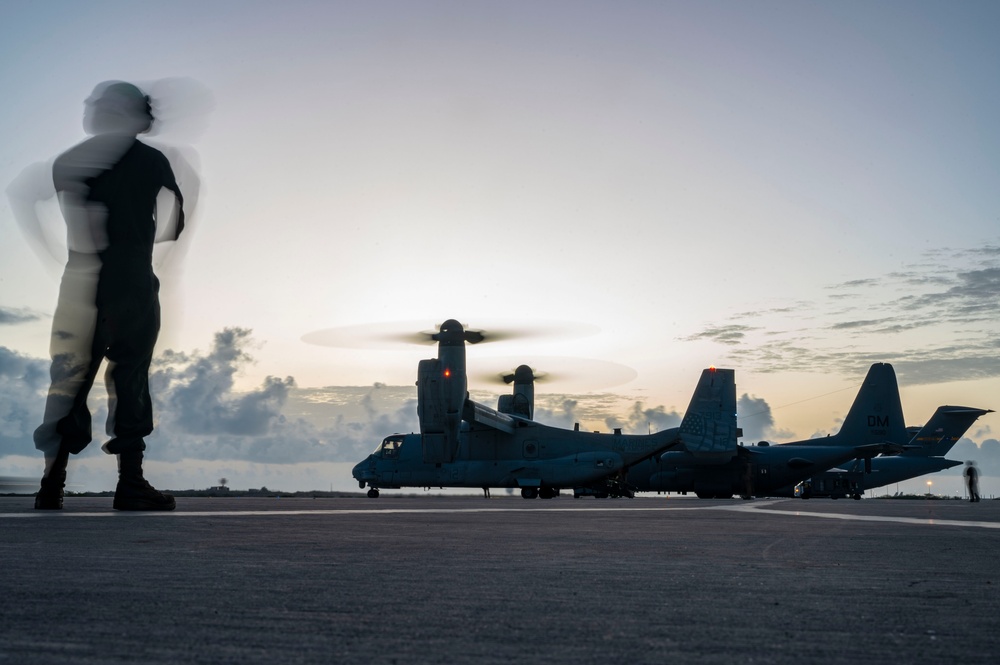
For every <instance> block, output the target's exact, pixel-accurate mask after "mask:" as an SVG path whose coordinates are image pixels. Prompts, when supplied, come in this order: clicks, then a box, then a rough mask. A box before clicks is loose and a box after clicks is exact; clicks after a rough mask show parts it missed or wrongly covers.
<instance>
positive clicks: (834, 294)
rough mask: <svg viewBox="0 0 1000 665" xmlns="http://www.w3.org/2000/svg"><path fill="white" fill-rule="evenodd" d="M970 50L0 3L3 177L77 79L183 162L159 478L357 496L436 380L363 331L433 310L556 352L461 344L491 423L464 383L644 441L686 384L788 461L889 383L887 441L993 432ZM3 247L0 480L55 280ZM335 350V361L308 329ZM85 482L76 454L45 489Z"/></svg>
mask: <svg viewBox="0 0 1000 665" xmlns="http://www.w3.org/2000/svg"><path fill="white" fill-rule="evenodd" d="M998 27H1000V5H997V3H995V2H988V1H987V2H975V1H969V2H962V3H945V2H914V1H906V2H902V1H900V2H851V1H847V2H838V3H822V2H788V1H782V2H764V1H761V2H726V1H715V2H563V1H555V0H553V1H547V2H504V3H492V2H458V1H455V2H422V1H415V2H379V1H374V2H295V1H287V2H282V3H273V2H246V1H239V2H225V1H215V2H209V3H206V2H184V1H181V2H171V3H163V4H154V3H139V4H137V3H132V2H114V1H95V2H89V3H77V2H58V1H49V2H45V3H36V2H20V1H13V0H0V90H2V91H3V99H4V102H3V104H2V105H0V146H3V148H2V151H0V183H2V184H3V186H4V188H6V187H7V183H12V182H14V181H16V180H17V179H18V178H19V177H20V176H21V175H22V174H23V173H24V172H25V171H26V170H29V169H32V168H35V169H39V168H42V169H44V168H47V167H46V165H47V164H48V163H49V162H50V161H51V160H52V159H53V158H54V157H55V156H57V155H58V154H59V153H61V152H62V151H64V150H66V149H67V148H69V147H70V146H72V145H74V144H75V143H77V142H79V141H80V140H82V139H83V138H85V134H84V132H83V128H82V124H81V119H82V111H83V101H84V100H85V99H86V98H87V96H88V95H89V94H90V92H91V90H92V89H93V88H94V86H95V85H96V84H98V83H100V82H102V81H105V80H109V79H119V80H127V81H131V82H134V83H136V84H138V85H140V86H143V87H144V89H146V90H147V91H148V92H149V93H150V95H151V97H152V98H153V102H154V113H156V114H157V115H158V117H159V121H158V123H157V126H156V127H155V129H154V133H153V135H151V136H150V137H148V140H149V142H150V143H152V144H155V145H158V146H161V147H168V148H170V149H171V150H172V151H173V154H181V155H183V156H184V157H185V159H186V160H187V161H188V162H189V163H190V164H191V166H192V169H193V172H195V173H196V174H197V185H198V187H197V197H196V198H197V201H196V204H195V207H194V209H193V210H191V211H189V226H188V230H187V231H186V232H185V236H183V237H182V241H181V242H179V243H177V244H176V246H174V247H169V246H167V245H169V243H168V244H166V245H165V246H164V247H163V248H161V250H162V251H161V252H160V253H159V254H158V265H157V269H158V273H159V274H160V276H161V280H162V282H163V286H162V291H161V295H162V300H163V310H164V327H163V330H162V331H161V336H160V342H159V345H158V349H159V355H158V360H157V364H156V365H155V366H154V377H153V384H154V391H158V392H154V397H155V399H156V413H157V427H158V430H157V432H156V433H155V434H154V435H153V436H152V437H150V438H149V439H148V443H149V449H148V450H147V459H148V460H149V464H148V466H149V468H150V470H151V471H152V473H149V474H147V475H150V477H151V478H152V480H153V481H154V484H159V485H162V486H166V487H175V488H182V487H200V486H207V485H211V484H215V483H216V482H217V480H218V478H219V477H222V476H225V477H227V478H228V479H229V483H230V485H231V486H233V487H258V486H260V485H266V486H268V487H279V488H282V489H287V490H294V489H329V488H330V487H335V488H349V487H351V486H355V485H353V481H352V480H351V478H350V476H349V468H350V466H351V465H352V464H353V463H355V462H357V461H358V460H360V459H361V457H363V456H364V455H365V454H366V453H367V452H369V451H370V450H372V449H374V447H375V445H376V444H377V443H378V442H379V441H380V440H381V439H382V438H383V437H384V436H385V435H387V434H390V433H393V432H395V431H411V430H413V429H415V428H416V412H415V388H414V387H413V382H414V380H415V377H416V364H417V362H418V361H419V360H420V359H421V358H425V357H432V356H433V355H434V349H433V347H421V346H410V345H404V344H395V345H394V344H387V343H373V344H371V345H366V344H365V343H364V341H365V339H366V338H368V337H369V336H374V335H376V334H381V332H383V331H386V332H401V331H404V330H405V331H412V332H416V331H419V330H430V329H433V327H434V325H435V324H438V323H440V322H441V321H443V320H444V319H447V318H456V319H459V320H461V321H463V322H464V323H466V324H467V325H470V326H472V327H474V328H484V329H489V328H491V327H516V328H519V329H532V330H536V331H541V332H546V331H553V330H561V329H563V328H566V327H569V328H570V329H572V330H576V331H580V332H578V333H576V334H572V335H562V336H560V335H558V334H548V335H544V336H539V337H535V338H531V339H525V340H522V341H508V342H503V343H496V344H493V345H481V346H476V347H470V349H469V367H470V372H471V373H473V374H474V375H475V376H474V378H473V380H472V383H471V389H472V392H473V396H474V397H477V398H479V399H482V400H483V401H485V402H487V403H495V399H496V395H497V394H498V393H499V392H500V390H501V388H499V387H497V386H495V385H492V384H489V383H486V382H484V381H482V380H481V379H480V378H476V377H479V376H483V375H488V374H491V373H494V374H495V373H497V372H501V371H503V370H509V369H511V368H512V367H513V366H515V365H517V364H519V363H521V362H527V363H529V364H532V365H533V366H535V367H536V368H537V369H539V370H542V371H545V370H548V371H550V372H552V374H553V376H556V375H557V374H558V375H559V376H560V377H561V378H562V379H563V380H562V381H554V382H552V383H551V384H545V385H540V386H539V387H538V389H537V393H538V397H537V399H538V402H539V405H538V410H537V411H536V418H537V419H539V420H541V421H542V422H548V423H550V424H556V425H567V426H571V425H572V423H573V422H582V423H584V425H585V426H586V427H589V428H591V429H600V430H604V431H608V430H610V429H611V427H614V426H624V427H625V428H626V429H627V430H628V431H635V432H645V431H648V430H649V429H657V428H659V427H665V426H670V425H672V424H676V421H677V420H679V417H680V415H682V414H683V411H684V409H685V408H686V407H687V403H688V400H689V399H690V393H691V391H692V390H693V387H694V384H695V382H696V380H697V377H698V374H699V372H700V371H701V369H702V368H704V367H708V366H719V367H732V368H734V369H735V370H736V372H737V373H736V379H737V388H738V393H739V394H740V395H741V402H740V414H739V415H740V424H741V426H742V427H743V428H744V431H745V433H746V435H747V436H746V438H747V439H748V440H758V439H768V440H772V441H792V440H796V439H804V438H810V437H813V436H817V435H824V434H826V433H828V432H832V431H836V429H837V427H838V425H839V421H840V419H842V418H843V416H844V415H846V412H847V410H848V408H849V407H850V403H851V401H852V399H853V396H854V394H855V392H856V391H857V388H858V386H859V385H860V381H861V379H862V378H863V377H864V374H865V373H866V371H867V369H868V367H869V366H870V365H871V363H873V362H890V363H892V364H893V366H894V367H895V369H896V373H897V376H898V379H899V384H900V389H901V394H902V401H903V408H904V413H905V415H906V419H907V424H910V425H918V424H922V423H923V422H924V421H925V420H926V419H927V418H929V417H930V415H931V413H933V410H934V408H936V407H937V406H938V405H941V404H963V405H967V406H975V407H981V408H998V409H1000V319H998V317H997V316H996V312H997V310H998V306H1000V187H997V186H996V183H997V182H998V181H1000V125H998V123H997V122H996V120H995V119H996V118H997V117H1000V42H998V41H997V40H996V39H995V35H996V32H997V28H998ZM195 182H196V181H195V179H194V178H192V177H191V176H190V174H185V175H181V186H182V188H185V189H186V191H188V192H193V191H195ZM192 198H195V197H192ZM39 214H40V215H41V216H42V217H43V219H45V220H47V222H48V223H49V225H50V226H49V228H50V235H51V237H52V238H53V239H55V240H56V241H57V240H58V238H59V232H60V226H59V225H60V223H61V222H60V221H59V213H58V209H57V208H56V206H55V204H54V202H51V201H50V202H47V203H43V204H41V205H40V206H39ZM0 238H2V242H0V391H2V393H0V475H25V476H35V475H37V472H38V470H39V468H40V460H39V457H38V454H37V453H36V452H35V451H34V449H33V445H32V443H31V431H32V430H33V429H34V427H35V426H36V425H37V422H38V421H39V420H40V417H41V407H42V404H43V396H44V393H45V390H46V387H47V378H46V377H47V371H48V370H47V365H48V361H47V357H48V338H49V329H50V326H51V322H52V318H51V317H52V312H53V309H54V305H55V300H56V295H57V293H58V284H59V281H58V280H59V274H60V266H59V264H58V262H57V261H54V260H52V259H51V258H50V259H48V260H43V259H42V258H40V257H39V255H38V254H37V253H36V252H34V251H33V250H32V248H31V246H30V245H29V243H28V242H27V240H26V239H25V237H24V235H23V234H22V233H21V231H20V229H19V227H18V225H17V224H16V223H15V220H14V218H13V214H12V210H11V207H10V205H9V203H8V202H7V200H6V197H0ZM56 244H58V243H57V242H56ZM331 328H335V329H338V330H340V331H341V332H344V331H346V332H348V333H351V334H355V335H357V336H358V337H360V338H361V339H360V340H359V341H358V343H350V344H342V345H340V346H336V347H331V346H320V345H316V344H310V343H307V342H306V341H304V340H303V337H305V336H307V335H309V334H310V333H315V332H317V331H323V330H327V329H331ZM341 337H343V335H341ZM602 364H603V365H610V366H613V367H615V368H618V370H619V371H618V372H617V373H612V375H611V376H610V377H609V376H608V375H607V374H605V373H604V372H602V371H600V370H601V366H602ZM574 368H575V373H574ZM623 377H624V378H623ZM633 377H634V378H633ZM92 404H93V406H94V409H95V411H96V412H98V417H97V418H96V419H95V421H97V422H100V417H101V416H100V410H101V409H103V408H105V407H104V406H103V394H102V391H100V390H97V391H95V395H94V396H93V399H92ZM96 429H97V430H98V431H95V436H97V437H98V440H99V442H100V441H102V440H103V439H101V438H100V437H101V434H102V433H101V432H100V431H99V430H100V428H96ZM998 430H1000V424H998V421H997V420H996V416H995V415H988V416H985V417H984V418H982V419H980V420H979V421H978V422H977V423H976V424H975V425H974V426H973V428H972V429H970V430H969V433H968V437H969V440H968V441H967V442H963V445H965V446H969V445H973V446H974V447H973V448H967V449H966V451H967V452H969V453H971V454H976V455H979V456H981V457H983V459H989V458H990V455H989V454H987V452H986V451H983V450H980V449H979V448H978V447H975V446H979V445H986V446H987V447H989V446H994V445H996V446H1000V442H998V441H997V438H998ZM991 450H992V448H991ZM953 457H955V455H953ZM956 458H957V457H956ZM113 466H114V465H113V463H112V462H111V460H107V459H104V456H103V454H102V453H101V452H100V451H99V447H98V446H97V445H92V446H91V448H89V449H88V450H87V451H85V453H84V454H83V455H82V456H81V458H80V459H79V460H74V465H73V466H72V467H71V471H70V474H71V475H70V482H71V484H73V485H75V486H76V487H79V488H83V489H107V488H110V486H111V485H112V484H113V482H114V469H113ZM984 474H985V475H986V476H987V478H984V481H983V486H984V487H983V489H984V492H985V493H986V494H989V493H990V485H989V484H990V482H991V480H990V478H989V476H991V475H995V476H996V477H997V478H996V481H995V482H996V483H998V485H997V486H998V487H1000V460H998V461H997V468H996V469H995V470H992V469H990V468H988V467H987V468H984ZM158 478H162V479H164V480H163V481H162V482H159V481H158ZM925 482H926V481H925V480H921V481H919V483H918V485H924V483H925ZM933 482H935V483H937V484H940V485H941V486H942V487H944V486H947V487H951V485H954V487H955V491H958V492H960V491H961V483H960V477H959V472H958V471H952V472H947V473H945V474H943V475H941V477H940V478H936V479H935V480H934V481H933ZM949 483H950V484H949ZM915 486H916V485H915ZM355 487H356V486H355Z"/></svg>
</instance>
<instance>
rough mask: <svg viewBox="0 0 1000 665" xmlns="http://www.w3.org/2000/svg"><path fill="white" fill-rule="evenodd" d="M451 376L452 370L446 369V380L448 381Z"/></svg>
mask: <svg viewBox="0 0 1000 665" xmlns="http://www.w3.org/2000/svg"><path fill="white" fill-rule="evenodd" d="M449 376H451V370H450V369H447V368H445V370H444V378H446V379H447V378H448V377H449Z"/></svg>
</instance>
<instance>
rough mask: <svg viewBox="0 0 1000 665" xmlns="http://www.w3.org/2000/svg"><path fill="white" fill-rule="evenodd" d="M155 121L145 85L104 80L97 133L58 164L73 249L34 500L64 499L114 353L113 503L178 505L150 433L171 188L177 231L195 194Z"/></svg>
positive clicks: (97, 93)
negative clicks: (154, 462) (159, 269)
mask: <svg viewBox="0 0 1000 665" xmlns="http://www.w3.org/2000/svg"><path fill="white" fill-rule="evenodd" d="M152 122H153V115H152V110H151V106H150V102H149V98H148V97H147V96H145V95H144V94H143V93H142V91H140V90H139V88H137V87H136V86H134V85H132V84H129V83H123V82H118V81H110V82H106V83H102V84H100V85H98V86H97V88H95V90H94V92H93V94H92V95H91V96H90V98H89V99H87V101H86V112H85V114H84V128H85V129H86V130H87V133H88V134H90V135H91V137H90V138H89V139H87V140H85V141H83V142H82V143H80V144H78V145H76V146H74V147H73V148H71V149H69V150H68V151H66V152H65V153H63V154H62V155H60V156H59V157H57V158H56V160H55V163H54V165H53V168H52V181H53V184H54V186H55V191H56V194H57V196H58V199H59V204H60V207H61V209H62V212H63V217H64V219H65V221H66V227H67V245H68V249H69V256H68V259H67V262H66V266H65V270H64V272H63V277H62V281H61V283H60V289H59V300H58V303H57V305H56V312H55V315H54V317H53V323H52V340H51V347H50V352H51V355H52V367H51V379H52V383H51V387H50V389H49V394H48V398H47V399H46V404H45V414H44V417H43V422H42V425H41V426H40V427H39V428H38V429H37V430H36V431H35V437H34V438H35V445H36V447H37V448H39V449H40V450H42V451H43V452H44V454H45V472H44V475H43V477H42V482H41V487H40V489H39V491H38V494H37V495H36V496H35V508H39V509H59V508H62V504H63V488H64V486H65V482H66V465H67V461H68V459H69V455H70V454H78V453H80V452H81V451H82V450H83V449H84V448H85V447H86V446H87V445H88V444H89V443H90V441H91V415H90V411H89V409H88V408H87V395H88V393H89V392H90V389H91V387H92V386H93V383H94V379H95V378H96V375H97V372H98V370H99V368H100V365H101V363H102V362H103V360H104V359H105V358H107V359H108V369H107V372H106V374H105V381H106V384H107V389H108V395H109V404H108V410H109V414H108V433H109V434H111V435H113V438H112V439H111V440H110V441H109V442H108V443H106V444H105V445H104V446H103V448H104V450H105V451H106V452H107V453H109V454H114V455H118V462H119V479H118V485H117V487H116V488H115V499H114V507H115V508H116V509H118V510H172V509H173V508H174V506H175V502H174V498H173V497H172V496H170V495H169V494H164V493H162V492H159V491H157V490H156V489H154V488H153V487H152V486H151V485H150V484H149V483H148V482H147V481H146V480H145V478H144V477H143V473H142V459H143V451H144V450H145V448H146V444H145V441H144V439H143V437H145V436H147V435H149V434H150V433H151V432H152V431H153V411H152V403H151V400H150V395H149V383H148V373H149V365H150V361H151V360H152V356H153V346H154V345H155V343H156V338H157V335H158V334H159V329H160V304H159V298H158V292H159V281H158V280H157V278H156V275H155V274H154V273H153V267H152V255H153V244H154V242H155V241H156V232H157V222H158V220H157V205H156V198H157V195H158V194H159V193H160V192H161V190H164V189H166V190H169V191H170V192H173V195H174V197H176V203H177V207H176V210H177V216H176V226H175V227H174V229H173V232H172V233H171V234H170V237H168V238H167V239H168V240H176V239H177V237H178V236H179V235H180V233H181V231H183V229H184V211H183V204H184V200H183V197H182V195H181V190H180V188H179V187H178V185H177V182H176V179H175V177H174V173H173V170H172V169H171V166H170V163H169V161H168V160H167V158H166V157H165V156H164V154H163V153H161V152H160V151H159V150H156V149H155V148H152V147H150V146H148V145H146V144H145V143H142V142H140V141H139V140H137V138H136V136H137V135H138V134H141V133H144V132H147V131H149V129H150V126H151V125H152ZM14 198H16V197H15V193H12V200H13V199H14ZM16 203H18V205H19V206H20V210H21V212H22V213H23V214H21V215H19V221H20V222H21V224H22V226H25V227H26V230H27V231H29V237H30V232H32V231H33V230H32V229H30V228H28V227H30V223H29V222H30V221H31V220H32V212H31V211H30V210H28V209H27V206H26V205H25V202H24V201H23V200H22V201H19V202H16ZM28 203H31V204H32V205H33V203H32V202H31V201H30V200H29V201H28ZM17 212H18V206H17V205H16V206H15V213H17ZM33 221H34V222H35V223H37V222H38V220H37V217H35V218H33ZM159 221H160V223H161V224H162V223H164V222H165V221H166V220H159ZM34 232H35V233H37V230H34Z"/></svg>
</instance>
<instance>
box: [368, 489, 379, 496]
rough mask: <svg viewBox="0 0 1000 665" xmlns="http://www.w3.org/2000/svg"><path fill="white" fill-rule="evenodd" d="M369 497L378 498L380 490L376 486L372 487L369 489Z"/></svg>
mask: <svg viewBox="0 0 1000 665" xmlns="http://www.w3.org/2000/svg"><path fill="white" fill-rule="evenodd" d="M368 498H369V499H377V498H378V490H377V489H375V488H374V487H373V488H371V489H370V490H368Z"/></svg>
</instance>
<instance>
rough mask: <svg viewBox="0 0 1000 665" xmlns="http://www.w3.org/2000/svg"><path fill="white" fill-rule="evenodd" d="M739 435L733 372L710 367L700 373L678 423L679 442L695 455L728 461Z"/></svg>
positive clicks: (734, 375) (733, 453) (733, 452)
mask: <svg viewBox="0 0 1000 665" xmlns="http://www.w3.org/2000/svg"><path fill="white" fill-rule="evenodd" d="M739 435H740V433H739V428H737V427H736V372H735V371H734V370H731V369H716V368H714V367H711V368H709V369H706V370H703V371H702V373H701V378H700V379H699V381H698V386H697V387H696V388H695V391H694V395H693V396H692V397H691V404H690V405H689V406H688V409H687V411H686V412H685V413H684V419H683V420H682V421H681V426H680V439H681V442H682V443H683V444H684V447H685V448H686V449H687V450H688V452H690V453H693V454H695V455H699V456H718V457H727V458H728V457H732V456H733V455H735V454H736V450H737V445H736V440H737V438H738V437H739Z"/></svg>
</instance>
